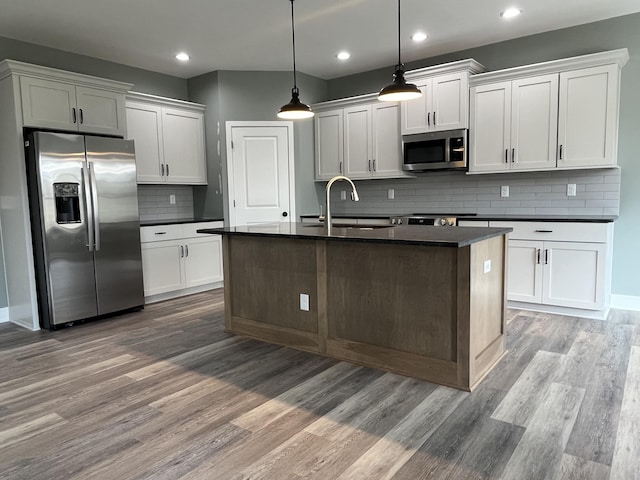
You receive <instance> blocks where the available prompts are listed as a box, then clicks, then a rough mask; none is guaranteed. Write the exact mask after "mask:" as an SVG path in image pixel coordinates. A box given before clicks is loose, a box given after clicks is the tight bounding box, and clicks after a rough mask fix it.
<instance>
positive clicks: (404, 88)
mask: <svg viewBox="0 0 640 480" xmlns="http://www.w3.org/2000/svg"><path fill="white" fill-rule="evenodd" d="M421 96H422V92H421V91H420V89H419V88H418V87H417V86H416V85H414V84H413V83H407V81H406V80H405V79H404V64H403V63H402V60H401V58H400V0H398V64H397V65H396V71H395V73H394V74H393V83H391V84H389V85H387V86H386V87H384V88H383V89H382V90H380V93H379V94H378V100H382V101H385V102H399V101H402V100H413V99H414V98H419V97H421Z"/></svg>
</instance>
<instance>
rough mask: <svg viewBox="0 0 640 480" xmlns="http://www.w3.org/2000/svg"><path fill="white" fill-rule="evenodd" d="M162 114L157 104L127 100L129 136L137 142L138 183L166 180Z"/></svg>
mask: <svg viewBox="0 0 640 480" xmlns="http://www.w3.org/2000/svg"><path fill="white" fill-rule="evenodd" d="M161 116H162V109H161V108H160V107H158V106H156V105H146V104H144V103H136V102H127V138H129V139H131V140H134V141H135V143H136V171H137V178H138V183H161V182H164V176H163V172H164V165H163V164H164V159H163V147H162V118H161Z"/></svg>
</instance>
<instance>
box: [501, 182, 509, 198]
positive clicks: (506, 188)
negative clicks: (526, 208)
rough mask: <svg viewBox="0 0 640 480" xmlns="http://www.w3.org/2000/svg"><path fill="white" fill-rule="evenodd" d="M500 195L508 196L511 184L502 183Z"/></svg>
mask: <svg viewBox="0 0 640 480" xmlns="http://www.w3.org/2000/svg"><path fill="white" fill-rule="evenodd" d="M500 196H501V197H508V196H509V185H502V186H501V187H500Z"/></svg>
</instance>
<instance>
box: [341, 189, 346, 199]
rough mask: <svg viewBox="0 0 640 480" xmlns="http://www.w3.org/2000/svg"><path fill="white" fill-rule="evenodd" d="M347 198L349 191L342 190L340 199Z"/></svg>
mask: <svg viewBox="0 0 640 480" xmlns="http://www.w3.org/2000/svg"><path fill="white" fill-rule="evenodd" d="M346 199H347V191H346V190H340V200H346Z"/></svg>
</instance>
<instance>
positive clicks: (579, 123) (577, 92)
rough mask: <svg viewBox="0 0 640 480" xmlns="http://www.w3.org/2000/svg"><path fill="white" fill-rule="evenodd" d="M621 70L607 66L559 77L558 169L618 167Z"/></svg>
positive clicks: (614, 66) (563, 74)
mask: <svg viewBox="0 0 640 480" xmlns="http://www.w3.org/2000/svg"><path fill="white" fill-rule="evenodd" d="M619 70H620V69H619V68H618V66H617V65H604V66H600V67H593V68H584V69H581V70H575V71H571V72H563V73H561V74H560V107H559V122H558V144H559V147H558V149H559V150H558V166H560V167H576V166H602V165H615V164H616V157H617V146H618V96H619V89H618V85H619V78H618V76H619Z"/></svg>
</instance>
